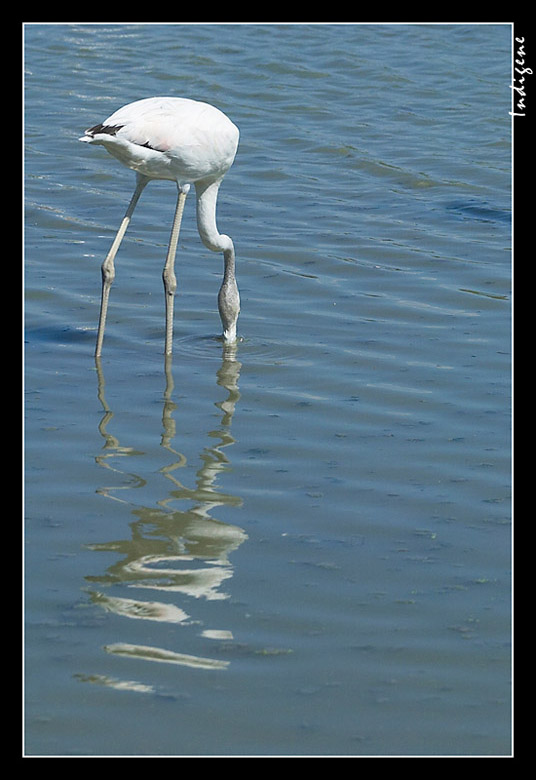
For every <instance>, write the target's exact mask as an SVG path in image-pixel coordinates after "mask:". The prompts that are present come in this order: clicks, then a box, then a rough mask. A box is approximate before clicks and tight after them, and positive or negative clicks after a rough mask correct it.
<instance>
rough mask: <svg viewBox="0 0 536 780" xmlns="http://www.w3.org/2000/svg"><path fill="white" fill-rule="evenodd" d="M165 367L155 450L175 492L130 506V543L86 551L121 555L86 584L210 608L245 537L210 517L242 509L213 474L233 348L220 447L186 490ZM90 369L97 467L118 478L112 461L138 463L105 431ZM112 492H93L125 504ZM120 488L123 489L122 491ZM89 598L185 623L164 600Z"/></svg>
mask: <svg viewBox="0 0 536 780" xmlns="http://www.w3.org/2000/svg"><path fill="white" fill-rule="evenodd" d="M170 361H171V358H166V389H165V392H164V406H163V414H162V426H163V434H162V440H161V444H162V446H163V447H164V448H165V449H166V450H167V451H168V452H170V453H171V454H172V455H173V462H172V463H171V464H170V465H168V466H165V467H164V468H162V469H161V473H162V474H163V475H164V476H165V477H166V478H167V479H169V480H170V481H171V482H172V483H173V486H174V488H173V489H172V491H171V493H170V494H169V496H168V497H166V498H165V499H163V500H162V501H160V502H158V505H157V506H154V507H144V506H141V507H140V506H137V507H136V508H134V509H133V510H132V511H133V514H134V515H135V516H136V518H137V520H136V521H135V522H134V523H132V524H131V530H132V537H131V539H125V540H118V541H112V542H107V543H105V544H96V545H91V547H92V549H94V550H105V551H108V552H115V553H120V554H122V558H121V560H120V561H117V562H116V563H115V564H112V566H110V567H109V568H108V570H107V572H106V573H105V574H103V575H101V576H89V577H87V578H86V579H87V580H88V581H89V582H91V583H95V584H97V585H101V586H103V585H104V586H106V585H112V584H116V583H121V584H123V585H126V586H127V587H135V588H143V589H149V590H152V591H153V592H154V591H159V592H161V593H168V594H169V593H182V594H184V595H186V596H188V597H193V598H204V599H206V600H209V601H213V600H218V599H226V598H228V596H227V594H225V593H223V592H222V591H221V585H222V583H223V582H224V581H225V580H227V579H229V578H230V577H232V576H233V568H232V565H231V563H230V562H229V555H230V553H231V552H232V551H233V550H235V549H236V548H237V547H239V546H240V545H241V544H242V542H243V541H244V540H245V539H246V538H247V536H246V534H245V533H244V531H243V530H242V529H241V528H239V527H238V526H236V525H231V524H228V523H223V522H220V521H218V520H216V519H214V518H213V517H211V516H210V512H211V511H212V510H213V508H214V507H216V506H219V505H234V506H237V505H239V504H240V503H241V502H240V499H239V498H237V497H235V496H232V495H229V494H226V493H222V492H221V491H220V490H218V489H217V488H216V486H215V481H216V478H217V476H218V474H220V473H221V472H222V471H223V470H225V469H226V467H227V464H228V463H229V461H228V459H227V457H226V456H225V455H224V453H223V451H222V450H223V448H224V447H227V446H229V445H231V444H233V443H234V439H233V438H232V435H231V432H230V424H231V420H232V417H233V413H234V408H235V404H236V402H237V401H238V399H239V397H240V394H239V391H238V376H239V371H240V363H239V362H238V361H237V360H236V348H235V347H226V348H225V352H224V359H223V362H222V365H221V367H220V369H219V370H218V372H217V376H218V384H219V385H220V386H222V387H225V389H226V390H227V392H228V396H227V398H226V399H225V400H224V401H222V402H218V403H216V406H217V407H218V408H219V409H220V410H221V411H222V418H221V423H220V425H219V426H218V427H217V428H216V430H214V431H211V432H210V433H209V436H210V437H211V438H212V439H219V443H217V444H216V446H210V447H206V448H205V449H204V450H203V452H202V453H201V460H202V466H201V468H200V469H199V471H198V472H197V479H196V487H195V488H192V489H190V488H187V487H185V486H184V485H183V484H182V483H181V482H180V481H179V480H178V479H177V476H176V471H177V470H178V469H181V468H183V467H184V466H186V464H187V461H186V458H185V456H184V455H183V454H182V453H180V452H177V450H175V449H174V448H173V446H172V444H173V438H174V435H175V427H174V420H173V411H174V410H175V408H176V407H175V404H174V402H173V400H172V392H173V378H172V372H171V365H170ZM96 365H97V374H98V380H99V388H98V396H99V399H100V401H101V404H102V406H103V409H104V416H103V418H102V420H101V423H100V426H99V431H100V433H101V435H102V436H103V438H104V440H105V446H104V450H105V454H104V455H102V456H99V458H98V459H97V462H98V463H99V464H100V465H103V466H104V467H106V468H108V469H111V470H112V471H116V472H119V473H122V474H124V472H121V471H120V470H119V469H117V468H115V467H113V466H111V463H110V461H111V460H113V459H114V458H115V456H121V457H124V456H131V455H134V456H140V455H142V453H140V452H139V451H136V450H134V449H132V448H129V447H124V446H121V445H120V443H119V441H118V439H117V438H115V437H113V436H112V435H111V434H110V433H109V432H108V431H107V426H108V425H109V424H110V422H111V420H112V418H113V412H112V411H111V410H110V408H109V407H108V404H107V402H106V399H105V395H104V377H103V373H102V366H101V363H100V360H99V359H98V358H97V361H96ZM129 477H131V479H130V487H136V488H143V486H144V484H145V483H144V482H143V480H141V479H140V478H139V477H136V476H135V475H129ZM116 489H117V488H115V487H107V488H104V489H100V490H99V492H100V493H102V494H103V495H105V496H107V497H109V498H116V500H121V501H124V499H118V498H117V497H116V496H114V495H113V494H114V492H115V490H116ZM119 489H121V490H125V489H128V488H125V486H124V485H121V486H120V488H119ZM178 500H179V501H188V502H192V503H193V506H191V508H189V509H182V510H179V509H176V508H172V507H171V506H170V504H172V503H174V502H176V501H178ZM200 564H201V565H200ZM90 596H91V600H92V601H93V603H95V604H98V605H99V606H100V607H102V608H103V609H105V610H106V611H109V612H113V613H114V614H116V615H121V616H123V617H130V618H135V619H138V620H152V621H159V622H166V623H175V624H178V623H181V624H182V625H188V624H191V622H192V621H191V619H190V616H189V615H188V614H187V613H186V612H185V611H184V610H183V609H181V608H180V607H178V606H176V605H174V604H170V603H166V602H165V601H164V600H161V601H160V600H154V601H153V600H151V601H149V600H145V599H128V598H124V597H122V596H116V595H108V594H106V593H105V592H104V591H103V590H101V589H99V590H97V589H95V590H93V591H92V592H91V594H90ZM203 635H204V636H206V637H211V636H215V637H228V638H230V637H231V636H232V635H231V634H230V632H226V631H224V632H221V631H217V632H213V631H210V630H207V631H204V632H203ZM107 649H108V651H109V652H113V653H114V654H119V655H125V654H126V655H138V656H139V657H144V658H147V659H149V660H160V661H164V662H169V663H186V664H187V665H196V664H195V663H194V660H193V659H192V657H191V656H183V655H181V654H176V653H174V652H171V651H168V650H162V649H161V648H152V651H151V652H149V651H150V650H151V648H148V647H147V646H145V645H141V644H140V645H139V646H137V645H128V646H127V645H123V644H122V643H117V644H115V645H111V646H108V648H107ZM173 659H175V660H173ZM177 659H179V660H177ZM199 660H200V661H202V663H201V664H200V665H201V667H203V668H224V666H225V665H226V664H223V665H218V664H219V662H215V661H214V662H212V660H211V659H202V658H201V659H199Z"/></svg>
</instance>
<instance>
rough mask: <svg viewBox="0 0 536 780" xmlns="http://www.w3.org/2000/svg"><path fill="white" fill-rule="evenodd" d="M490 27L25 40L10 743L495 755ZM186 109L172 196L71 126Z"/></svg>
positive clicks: (498, 32) (502, 635) (497, 356)
mask: <svg viewBox="0 0 536 780" xmlns="http://www.w3.org/2000/svg"><path fill="white" fill-rule="evenodd" d="M510 68H511V30H510V27H509V26H508V25H484V24H472V25H465V24H464V25H443V24H438V25H435V24H425V25H386V24H377V25H293V24H290V25H279V26H276V25H251V24H245V25H204V24H195V25H173V24H170V25H161V24H155V25H151V24H113V25H109V24H87V25H84V24H65V25H58V24H50V25H45V24H35V25H34V24H31V25H27V26H26V28H25V70H26V75H25V134H26V151H25V174H26V183H25V199H26V207H27V210H26V223H25V296H26V303H25V317H26V329H25V394H26V405H25V411H26V423H25V482H26V495H25V521H26V522H25V537H24V541H25V575H26V579H25V618H26V624H25V642H26V656H25V659H26V660H25V753H26V755H29V756H35V755H43V756H199V757H209V756H224V757H227V756H298V757H304V756H311V755H324V756H397V755H402V756H408V755H421V756H438V755H445V756H458V755H469V756H477V755H485V756H488V755H497V756H499V755H508V754H509V753H510V341H511V339H510V314H511V308H510V306H511V298H510V295H511V293H510V278H511V268H510V261H511V254H510V252H511V247H510V243H511V242H510V205H511V196H510V181H511V170H510V164H511V133H510V130H511V128H510V122H511V118H510V116H509V114H508V112H509V110H510V100H511V90H510V88H509V84H510V83H511V79H510ZM151 95H176V96H185V97H193V98H197V99H201V100H206V101H208V102H210V103H213V104H214V105H216V106H218V107H219V108H220V109H222V110H223V111H224V112H226V113H227V114H228V115H229V116H230V118H231V119H232V120H233V121H234V122H235V123H236V124H237V125H238V126H239V128H240V130H241V142H240V147H239V152H238V155H237V158H236V160H235V163H234V165H233V167H232V168H231V170H230V171H229V173H228V174H227V176H226V178H225V181H224V183H223V185H222V188H221V191H220V198H219V204H218V223H219V227H220V230H221V231H222V232H224V233H227V234H229V235H231V236H232V237H233V240H234V243H235V246H236V249H237V273H238V283H239V287H240V292H241V298H242V312H241V315H240V319H239V336H240V340H239V343H238V345H237V347H236V349H232V350H224V349H223V347H222V344H221V342H220V340H219V339H218V334H219V328H220V323H219V317H218V312H217V304H216V297H217V291H218V288H219V285H220V283H221V273H222V262H221V258H220V257H219V256H218V255H215V254H213V253H211V252H210V251H209V250H207V249H206V248H205V247H204V246H203V245H202V243H201V241H200V240H199V237H198V235H197V232H196V227H195V212H194V198H193V197H192V196H190V197H189V199H188V202H187V204H186V209H185V214H184V220H183V227H182V232H181V238H180V244H179V251H178V256H177V276H178V281H179V289H178V294H177V299H176V304H175V343H174V355H173V359H172V361H168V362H167V363H166V362H165V361H164V358H163V355H162V351H163V335H164V334H163V330H164V327H163V326H164V300H163V290H162V282H161V271H162V266H163V263H164V259H165V252H166V246H167V241H168V237H169V230H170V225H171V219H172V215H173V210H174V201H175V188H174V186H173V185H172V184H171V183H169V182H153V183H151V184H150V185H149V186H148V187H147V188H146V190H145V192H144V193H143V195H142V198H141V200H140V203H139V205H138V208H137V210H136V212H135V214H134V218H133V220H132V224H131V226H130V228H129V231H128V233H127V235H126V238H125V240H124V243H123V245H122V247H121V250H120V252H119V254H118V257H117V260H116V270H117V275H116V280H115V283H114V285H113V287H112V292H111V300H110V310H109V317H108V323H107V330H106V338H105V343H104V351H103V357H102V361H101V362H99V363H95V360H94V358H93V349H94V342H95V336H96V325H97V318H98V307H99V298H100V264H101V262H102V260H103V258H104V256H105V254H106V252H107V251H108V248H109V246H110V244H111V241H112V239H113V236H114V233H115V230H117V227H118V226H119V222H120V220H121V218H122V216H123V213H124V210H125V208H126V206H127V203H128V200H129V198H130V196H131V193H132V191H133V187H134V177H133V174H132V172H131V171H128V170H127V169H126V168H123V167H122V166H121V165H120V164H119V163H118V162H117V161H115V160H114V159H112V158H111V157H109V156H108V155H107V154H106V152H105V150H104V149H102V148H88V147H87V146H84V145H82V144H80V143H79V142H78V140H77V139H78V138H79V136H80V135H81V134H82V133H83V131H84V129H85V128H87V127H90V126H92V125H94V124H96V123H98V122H100V121H102V120H103V119H104V118H106V117H107V116H109V115H110V114H111V113H112V111H114V110H115V109H117V108H119V107H120V106H121V105H124V104H126V103H128V102H130V101H132V100H135V99H138V98H141V97H147V96H151Z"/></svg>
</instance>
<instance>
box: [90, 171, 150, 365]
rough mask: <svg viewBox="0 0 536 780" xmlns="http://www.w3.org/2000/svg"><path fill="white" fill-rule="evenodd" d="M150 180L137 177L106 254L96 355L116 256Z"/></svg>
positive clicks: (101, 334)
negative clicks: (130, 197) (134, 187)
mask: <svg viewBox="0 0 536 780" xmlns="http://www.w3.org/2000/svg"><path fill="white" fill-rule="evenodd" d="M148 181H149V179H148V178H147V177H146V176H141V175H139V174H138V176H137V178H136V189H135V190H134V195H133V196H132V199H131V201H130V203H129V204H128V209H127V210H126V213H125V216H124V217H123V221H122V222H121V225H120V226H119V230H118V231H117V234H116V236H115V238H114V242H113V244H112V246H111V247H110V251H109V252H108V254H107V255H106V257H105V259H104V262H103V264H102V266H101V274H102V294H101V308H100V316H99V330H98V332H97V346H96V347H95V357H100V355H101V352H102V342H103V339H104V328H105V326H106V314H107V311H108V299H109V297H110V288H111V286H112V283H113V280H114V278H115V266H114V260H115V256H116V254H117V251H118V249H119V246H120V245H121V241H122V240H123V236H124V235H125V233H126V230H127V227H128V226H129V223H130V220H131V217H132V214H133V212H134V209H135V208H136V204H137V203H138V200H139V198H140V195H141V193H142V192H143V189H144V188H145V185H146V184H147V182H148Z"/></svg>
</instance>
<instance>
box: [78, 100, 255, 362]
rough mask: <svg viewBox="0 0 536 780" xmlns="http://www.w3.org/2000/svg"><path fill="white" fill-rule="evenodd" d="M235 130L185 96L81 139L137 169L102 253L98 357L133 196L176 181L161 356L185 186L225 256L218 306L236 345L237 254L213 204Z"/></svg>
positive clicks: (169, 330) (132, 112)
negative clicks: (130, 192) (130, 191)
mask: <svg viewBox="0 0 536 780" xmlns="http://www.w3.org/2000/svg"><path fill="white" fill-rule="evenodd" d="M238 137H239V132H238V128H237V127H236V126H235V125H234V124H233V123H232V122H231V121H230V119H228V118H227V117H226V116H225V114H222V112H221V111H219V110H218V109H217V108H214V106H210V105H208V103H200V102H198V101H196V100H187V99H184V98H170V97H155V98H146V99H145V100H137V101H136V102H135V103H130V104H129V105H127V106H124V107H123V108H120V109H119V111H116V112H115V113H114V114H112V115H111V116H110V117H108V119H105V120H104V122H103V123H102V124H98V125H95V126H94V127H91V128H90V129H89V130H86V132H85V134H84V135H83V136H82V138H80V140H81V141H85V142H87V143H90V144H102V145H103V146H104V147H105V148H106V149H107V151H108V152H110V154H112V155H113V156H114V157H117V159H118V160H120V161H121V162H122V163H123V164H124V165H126V166H127V167H128V168H132V169H133V170H134V171H136V175H137V181H136V189H135V190H134V195H133V196H132V200H131V201H130V204H129V207H128V209H127V211H126V214H125V216H124V218H123V221H122V223H121V226H120V228H119V230H118V232H117V235H116V237H115V240H114V242H113V244H112V247H111V249H110V251H109V252H108V255H107V256H106V258H105V260H104V262H103V264H102V299H101V312H100V319H99V331H98V335H97V346H96V350H95V354H96V355H97V356H99V355H100V354H101V351H102V341H103V338H104V328H105V324H106V312H107V308H108V297H109V295H110V287H111V285H112V282H113V280H114V277H115V268H114V258H115V255H116V254H117V250H118V249H119V245H120V244H121V241H122V240H123V236H124V235H125V232H126V229H127V227H128V225H129V223H130V219H131V217H132V214H133V212H134V209H135V208H136V204H137V202H138V200H139V197H140V195H141V193H142V191H143V189H144V187H145V185H146V184H147V182H148V181H150V180H151V179H167V180H171V181H175V182H176V183H177V187H178V189H179V195H178V199H177V207H176V210H175V217H174V220H173V227H172V230H171V238H170V242H169V248H168V253H167V259H166V264H165V266H164V272H163V279H164V290H165V299H166V342H165V354H166V355H169V354H171V352H172V342H173V301H174V296H175V291H176V289H177V280H176V278H175V270H174V267H175V254H176V251H177V244H178V240H179V231H180V225H181V220H182V212H183V209H184V203H185V200H186V195H187V194H188V191H189V189H190V184H192V183H193V184H195V189H196V195H197V226H198V229H199V235H200V236H201V240H202V241H203V243H204V244H205V246H207V247H208V248H209V249H212V250H213V251H214V252H223V257H224V262H225V270H224V276H223V282H222V285H221V288H220V292H219V295H218V308H219V311H220V317H221V321H222V325H223V338H224V340H225V342H227V343H233V342H234V341H235V340H236V321H237V319H238V313H239V311H240V297H239V294H238V287H237V285H236V280H235V254H234V246H233V242H232V240H231V239H230V238H229V236H226V235H223V234H221V233H219V232H218V228H217V227H216V199H217V197H218V189H219V187H220V184H221V182H222V180H223V177H224V175H225V174H226V173H227V171H228V170H229V168H230V167H231V165H232V163H233V160H234V158H235V154H236V150H237V147H238Z"/></svg>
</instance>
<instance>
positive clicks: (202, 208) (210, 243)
mask: <svg viewBox="0 0 536 780" xmlns="http://www.w3.org/2000/svg"><path fill="white" fill-rule="evenodd" d="M221 182H222V179H217V180H216V181H212V182H209V183H208V184H207V183H206V182H203V181H199V182H196V183H195V189H196V194H197V229H198V230H199V235H200V236H201V241H202V242H203V243H204V245H205V246H206V247H208V249H211V250H212V251H213V252H224V253H225V254H226V255H232V265H233V266H234V246H233V242H232V240H231V238H230V237H229V236H226V235H224V234H223V233H220V232H219V231H218V227H217V225H216V202H217V199H218V190H219V188H220V184H221ZM226 268H227V263H226Z"/></svg>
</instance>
